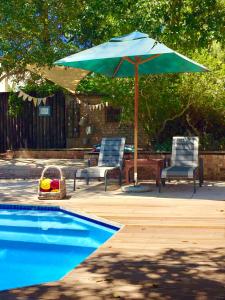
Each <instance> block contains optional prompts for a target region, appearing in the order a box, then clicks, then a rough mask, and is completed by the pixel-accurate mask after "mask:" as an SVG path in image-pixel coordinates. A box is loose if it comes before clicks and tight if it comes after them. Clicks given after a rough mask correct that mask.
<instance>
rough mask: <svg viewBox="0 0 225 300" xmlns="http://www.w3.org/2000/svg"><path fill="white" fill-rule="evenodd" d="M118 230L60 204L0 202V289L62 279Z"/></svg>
mask: <svg viewBox="0 0 225 300" xmlns="http://www.w3.org/2000/svg"><path fill="white" fill-rule="evenodd" d="M118 230H119V227H116V226H114V225H110V224H106V223H103V222H101V221H98V220H92V219H90V218H88V217H85V216H83V215H78V214H76V213H72V212H69V211H65V210H64V209H61V208H59V207H43V206H23V205H4V204H2V205H0V290H7V289H12V288H18V287H24V286H29V285H34V284H40V283H45V282H49V281H55V280H59V279H61V278H62V277H63V276H65V274H66V273H68V272H69V271H71V270H72V269H73V268H75V267H76V266H77V265H79V264H80V263H81V262H82V261H84V260H85V259H86V258H87V257H88V256H89V255H90V254H91V253H93V252H94V251H95V250H96V249H97V248H98V247H99V246H100V245H102V244H103V243H104V242H105V241H106V240H108V239H109V238H110V237H111V236H112V235H113V234H115V233H116V231H118Z"/></svg>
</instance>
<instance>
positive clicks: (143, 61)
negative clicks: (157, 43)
mask: <svg viewBox="0 0 225 300" xmlns="http://www.w3.org/2000/svg"><path fill="white" fill-rule="evenodd" d="M158 56H160V54H156V55H153V56H151V57H148V58H146V59H143V60H141V61H140V62H139V64H140V65H141V64H144V63H146V62H147V61H150V60H152V59H154V58H156V57H158Z"/></svg>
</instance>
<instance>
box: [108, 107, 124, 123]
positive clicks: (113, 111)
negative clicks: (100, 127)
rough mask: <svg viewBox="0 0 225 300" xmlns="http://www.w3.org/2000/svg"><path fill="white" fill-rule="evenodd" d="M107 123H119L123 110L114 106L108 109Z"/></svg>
mask: <svg viewBox="0 0 225 300" xmlns="http://www.w3.org/2000/svg"><path fill="white" fill-rule="evenodd" d="M105 117H106V122H107V123H109V122H119V121H120V117H121V108H115V107H112V106H108V107H106V115H105Z"/></svg>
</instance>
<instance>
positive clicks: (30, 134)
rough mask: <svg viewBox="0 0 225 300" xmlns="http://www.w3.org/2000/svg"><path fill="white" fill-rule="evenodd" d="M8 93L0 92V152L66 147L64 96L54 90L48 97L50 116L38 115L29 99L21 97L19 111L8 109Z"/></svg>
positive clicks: (37, 109) (36, 109) (47, 103)
mask: <svg viewBox="0 0 225 300" xmlns="http://www.w3.org/2000/svg"><path fill="white" fill-rule="evenodd" d="M8 97H9V94H8V93H0V152H5V151H6V150H7V149H13V150H16V149H20V148H31V149H51V148H65V147H66V133H65V132H66V128H65V127H66V122H65V121H66V120H65V97H64V95H63V93H57V94H55V96H54V97H51V98H48V99H47V102H46V105H49V106H50V111H51V115H50V116H39V108H38V106H37V107H35V106H34V104H33V102H29V101H24V102H23V110H22V114H21V115H20V116H17V117H11V116H10V115H9V113H8Z"/></svg>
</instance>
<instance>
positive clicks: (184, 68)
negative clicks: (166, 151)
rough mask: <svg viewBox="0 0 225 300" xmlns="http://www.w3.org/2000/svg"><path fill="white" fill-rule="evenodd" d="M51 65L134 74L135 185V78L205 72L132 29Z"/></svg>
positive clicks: (136, 108) (135, 177)
mask: <svg viewBox="0 0 225 300" xmlns="http://www.w3.org/2000/svg"><path fill="white" fill-rule="evenodd" d="M54 64H56V65H59V66H68V67H74V68H80V69H84V70H88V71H90V72H95V73H99V74H103V75H106V76H110V77H135V97H134V99H135V100H134V182H135V184H137V158H138V77H139V75H144V74H169V73H184V72H190V73H192V72H205V71H208V70H207V68H205V67H204V66H202V65H200V64H198V63H196V62H194V61H193V60H191V59H189V58H187V57H186V56H183V55H181V54H179V53H178V52H176V51H174V50H172V49H170V48H168V47H167V46H165V45H164V44H162V43H159V42H157V41H156V40H154V39H152V38H150V37H149V36H148V35H147V34H146V33H142V32H138V31H134V32H132V33H130V34H128V35H123V36H120V37H115V38H112V39H111V40H110V41H109V42H106V43H103V44H101V45H98V46H95V47H92V48H90V49H87V50H84V51H81V52H78V53H76V54H73V55H70V56H68V57H65V58H62V59H60V60H58V61H56V62H55V63H54Z"/></svg>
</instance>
